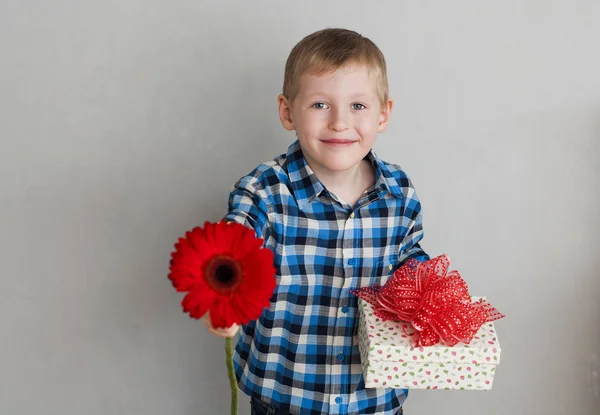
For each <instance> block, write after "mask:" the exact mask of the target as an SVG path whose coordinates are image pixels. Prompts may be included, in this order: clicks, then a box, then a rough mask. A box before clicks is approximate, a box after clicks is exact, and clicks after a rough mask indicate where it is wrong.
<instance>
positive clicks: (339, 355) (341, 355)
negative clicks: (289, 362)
mask: <svg viewBox="0 0 600 415" xmlns="http://www.w3.org/2000/svg"><path fill="white" fill-rule="evenodd" d="M338 360H339V361H340V362H343V361H344V355H343V354H342V353H340V354H338Z"/></svg>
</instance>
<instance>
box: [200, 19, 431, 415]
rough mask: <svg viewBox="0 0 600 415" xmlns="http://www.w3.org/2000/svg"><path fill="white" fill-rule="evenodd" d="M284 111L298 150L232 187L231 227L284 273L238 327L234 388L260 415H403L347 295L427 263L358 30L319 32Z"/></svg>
mask: <svg viewBox="0 0 600 415" xmlns="http://www.w3.org/2000/svg"><path fill="white" fill-rule="evenodd" d="M278 104H279V117H280V119H281V123H282V125H283V127H284V128H285V129H287V130H290V131H292V130H293V131H295V132H296V135H297V137H298V140H297V141H296V142H294V143H293V144H292V145H291V146H290V147H289V149H288V151H287V153H286V154H282V155H281V156H279V157H278V158H276V159H275V160H273V161H271V162H268V163H264V164H262V165H260V166H259V167H257V168H256V169H255V170H254V171H253V172H252V173H250V174H249V175H248V176H245V177H243V178H242V179H240V180H239V181H238V182H237V183H236V185H235V186H234V189H233V190H232V192H231V194H230V198H229V213H228V214H227V215H226V216H225V219H226V220H229V221H237V222H240V223H242V224H244V225H247V226H249V227H252V228H253V229H254V230H255V231H256V234H257V236H258V237H261V238H264V240H265V246H267V247H269V248H270V249H271V250H272V251H273V252H274V253H275V267H276V270H277V275H276V278H277V288H276V290H275V293H274V295H273V297H272V299H271V304H270V306H269V308H268V309H266V310H265V311H264V312H263V314H262V316H261V317H260V318H259V319H258V320H257V321H254V322H251V323H250V324H248V325H247V326H244V327H242V332H241V336H240V339H239V341H238V343H237V347H236V354H235V358H234V360H235V367H236V373H237V378H238V383H239V387H240V389H241V390H242V391H243V392H245V393H246V394H248V395H250V396H251V397H252V413H253V414H256V415H261V414H289V413H292V414H384V415H393V414H400V413H402V408H401V406H402V403H403V402H404V400H405V398H406V395H407V391H406V390H402V389H395V390H394V389H365V385H364V380H363V377H362V372H361V366H360V355H359V350H358V341H357V336H356V325H357V321H358V317H357V299H356V297H355V296H353V295H352V294H350V293H349V290H350V289H353V288H358V287H363V286H369V285H372V284H374V283H378V282H381V280H382V277H385V276H386V275H388V274H389V273H390V272H392V271H393V270H394V269H395V268H397V267H398V266H400V265H401V264H402V263H403V262H405V261H406V260H407V259H409V258H416V259H418V260H426V259H429V257H428V256H427V254H426V253H425V252H423V250H422V249H421V247H420V246H419V241H420V239H421V238H422V236H423V231H422V225H421V213H420V211H421V206H420V203H419V200H418V199H417V196H416V194H415V191H414V189H413V187H412V185H411V182H410V180H409V179H408V177H407V176H406V174H405V173H404V172H403V171H402V170H401V169H400V168H399V167H398V166H395V165H392V164H388V163H386V162H383V161H382V160H380V159H379V158H378V157H377V156H376V155H375V154H374V153H373V151H372V150H371V149H372V147H373V145H374V143H375V137H376V135H377V133H381V132H383V131H384V130H385V129H386V127H387V125H388V122H389V118H390V113H391V111H392V100H391V99H390V98H389V97H388V85H387V74H386V64H385V59H384V57H383V54H382V53H381V52H380V50H379V49H378V48H377V46H375V44H374V43H373V42H371V41H370V40H369V39H367V38H365V37H363V36H361V35H359V34H358V33H356V32H352V31H349V30H343V29H326V30H321V31H319V32H316V33H313V34H311V35H309V36H307V37H306V38H304V39H303V40H302V41H300V42H299V43H298V44H297V45H296V46H295V47H294V49H293V50H292V52H291V54H290V56H289V58H288V60H287V63H286V68H285V76H284V85H283V93H282V94H281V95H280V96H279V97H278ZM206 317H208V316H206ZM204 322H205V324H206V325H207V327H208V329H209V330H210V331H211V332H212V333H214V334H216V335H220V336H234V335H235V334H236V333H237V331H238V328H237V327H231V328H228V329H215V328H212V327H210V319H209V318H204Z"/></svg>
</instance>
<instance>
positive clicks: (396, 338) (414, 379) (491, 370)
mask: <svg viewBox="0 0 600 415" xmlns="http://www.w3.org/2000/svg"><path fill="white" fill-rule="evenodd" d="M358 310H359V323H358V324H359V326H358V341H359V348H360V356H361V362H362V371H363V376H364V379H365V386H366V387H367V388H402V389H459V390H486V389H491V388H492V383H493V381H494V374H495V372H496V366H497V365H498V364H499V363H500V343H499V342H498V336H497V335H496V330H495V328H494V324H493V323H485V324H484V325H483V326H482V327H481V328H480V329H479V331H478V332H477V334H476V335H475V337H474V338H473V340H472V341H471V342H470V344H468V345H466V344H464V343H458V344H457V345H455V346H453V347H449V346H445V345H443V344H439V345H435V346H428V347H413V343H412V340H411V337H410V336H409V334H410V333H407V330H406V328H407V327H408V324H407V323H405V322H397V321H385V322H384V321H382V320H381V319H380V318H379V317H377V316H375V314H374V313H373V307H372V306H371V304H369V303H368V302H367V301H365V300H363V299H361V298H359V299H358ZM403 324H404V329H403ZM408 331H411V328H410V327H408Z"/></svg>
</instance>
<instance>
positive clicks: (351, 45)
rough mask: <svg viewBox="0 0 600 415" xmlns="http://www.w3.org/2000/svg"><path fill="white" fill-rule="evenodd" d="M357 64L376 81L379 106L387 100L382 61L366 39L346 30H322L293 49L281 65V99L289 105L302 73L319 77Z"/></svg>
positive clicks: (373, 45)
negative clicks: (286, 100)
mask: <svg viewBox="0 0 600 415" xmlns="http://www.w3.org/2000/svg"><path fill="white" fill-rule="evenodd" d="M349 64H360V65H365V66H366V67H367V68H368V69H369V74H370V75H373V76H375V78H376V80H377V94H378V96H379V99H380V100H381V103H382V104H385V102H387V100H388V96H389V90H388V79H387V68H386V64H385V57H384V56H383V53H381V51H380V50H379V48H378V47H377V45H375V43H373V42H372V41H371V40H370V39H368V38H366V37H364V36H362V35H360V34H359V33H356V32H354V31H352V30H347V29H323V30H319V31H318V32H315V33H312V34H310V35H308V36H306V37H305V38H304V39H302V40H301V41H300V42H298V43H297V44H296V46H294V48H293V49H292V51H291V52H290V56H289V57H288V59H287V62H286V64H285V74H284V77H283V96H285V97H286V98H287V99H288V100H290V101H293V100H294V98H295V97H296V96H297V95H298V90H299V84H300V77H301V76H302V75H303V74H305V73H311V74H314V75H322V74H325V73H328V72H331V71H335V70H337V69H339V68H341V67H343V66H345V65H349Z"/></svg>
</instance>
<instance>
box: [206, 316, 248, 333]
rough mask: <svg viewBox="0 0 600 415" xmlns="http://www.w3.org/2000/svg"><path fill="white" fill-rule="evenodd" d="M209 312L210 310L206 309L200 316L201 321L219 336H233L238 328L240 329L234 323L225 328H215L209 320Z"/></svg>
mask: <svg viewBox="0 0 600 415" xmlns="http://www.w3.org/2000/svg"><path fill="white" fill-rule="evenodd" d="M209 313H210V312H209V311H207V312H206V314H204V317H202V321H203V322H204V325H205V326H206V328H207V329H208V331H209V332H211V333H212V334H214V335H215V336H219V337H235V335H236V334H237V332H238V330H239V329H240V326H238V325H237V324H234V325H232V326H231V327H227V328H226V329H216V328H214V327H213V326H212V323H211V322H210V314H209Z"/></svg>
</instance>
